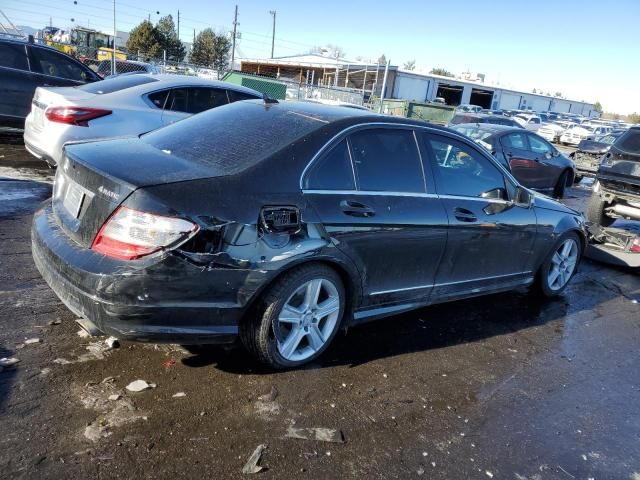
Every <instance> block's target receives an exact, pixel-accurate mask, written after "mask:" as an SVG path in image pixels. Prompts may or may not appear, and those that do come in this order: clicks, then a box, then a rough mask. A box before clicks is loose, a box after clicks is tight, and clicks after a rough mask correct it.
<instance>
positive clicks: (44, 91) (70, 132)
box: [24, 73, 264, 166]
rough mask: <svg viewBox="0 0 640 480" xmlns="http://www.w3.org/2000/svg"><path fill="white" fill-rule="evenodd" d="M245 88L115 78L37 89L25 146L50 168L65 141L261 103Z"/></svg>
mask: <svg viewBox="0 0 640 480" xmlns="http://www.w3.org/2000/svg"><path fill="white" fill-rule="evenodd" d="M263 97H264V96H263V95H262V94H261V93H260V92H257V91H255V90H252V89H250V88H245V87H241V86H239V85H233V84H230V83H225V82H217V81H213V80H207V79H202V78H198V77H190V76H185V75H155V74H142V73H140V74H135V75H132V74H131V75H118V76H114V77H111V78H108V79H106V80H102V81H100V82H94V83H88V84H86V85H82V86H80V87H57V88H55V87H48V88H45V87H38V88H37V89H36V92H35V94H34V96H33V101H32V104H31V113H29V115H28V116H27V119H26V121H25V129H24V145H25V147H26V149H27V150H28V151H29V152H30V153H31V154H32V155H34V156H35V157H37V158H39V159H42V160H44V161H46V162H47V163H48V164H49V165H51V166H55V165H56V164H57V163H58V162H59V161H60V159H61V157H62V147H63V146H64V144H65V143H67V142H73V141H84V140H96V139H103V138H108V137H117V136H126V135H140V134H142V133H146V132H149V131H151V130H155V129H156V128H160V127H162V126H164V125H168V124H170V123H173V122H176V121H178V120H182V119H183V118H186V117H189V116H191V115H193V114H196V113H199V112H202V111H204V110H209V109H210V108H215V107H219V106H222V105H227V104H229V103H233V102H236V101H238V100H247V99H256V98H258V99H261V98H263Z"/></svg>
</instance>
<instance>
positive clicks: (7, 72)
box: [0, 42, 36, 127]
mask: <svg viewBox="0 0 640 480" xmlns="http://www.w3.org/2000/svg"><path fill="white" fill-rule="evenodd" d="M35 89H36V85H35V83H34V79H33V76H32V75H31V73H30V72H29V63H28V61H27V50H26V45H24V44H14V43H4V42H0V92H2V93H1V94H0V116H2V117H4V122H5V123H7V124H11V125H12V126H16V127H18V126H21V125H20V124H21V123H22V122H23V121H24V118H25V117H26V116H27V114H28V113H29V109H30V105H31V98H32V97H33V92H34V91H35ZM14 122H15V123H14Z"/></svg>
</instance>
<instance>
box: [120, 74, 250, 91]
mask: <svg viewBox="0 0 640 480" xmlns="http://www.w3.org/2000/svg"><path fill="white" fill-rule="evenodd" d="M136 77H149V78H152V79H154V80H156V82H154V83H153V87H154V88H156V89H159V88H165V87H178V86H185V85H186V86H189V85H194V86H207V87H219V88H225V89H227V90H235V91H237V92H245V93H250V94H253V95H255V94H260V92H258V91H256V90H253V89H251V88H247V87H243V86H242V85H236V84H235V83H229V82H222V81H220V80H210V79H208V78H202V77H195V76H192V75H179V74H171V73H139V74H136ZM114 78H115V77H114Z"/></svg>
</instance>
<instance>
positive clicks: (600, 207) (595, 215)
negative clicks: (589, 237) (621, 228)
mask: <svg viewBox="0 0 640 480" xmlns="http://www.w3.org/2000/svg"><path fill="white" fill-rule="evenodd" d="M608 206H609V204H608V202H605V201H604V200H603V199H602V197H601V196H600V195H598V194H597V193H592V194H591V198H590V199H589V203H588V205H587V211H586V217H587V221H589V222H591V223H595V224H597V225H601V226H603V227H610V226H611V225H612V224H613V222H615V221H616V219H615V218H611V217H610V216H608V215H607V214H606V213H605V211H604V210H605V208H607V207H608Z"/></svg>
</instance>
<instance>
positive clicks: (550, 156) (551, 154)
mask: <svg viewBox="0 0 640 480" xmlns="http://www.w3.org/2000/svg"><path fill="white" fill-rule="evenodd" d="M544 158H546V159H547V160H551V159H552V158H553V153H551V152H546V153H545V154H544Z"/></svg>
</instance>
